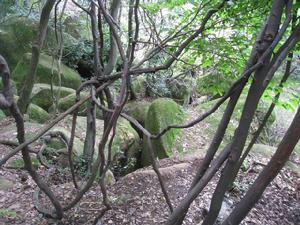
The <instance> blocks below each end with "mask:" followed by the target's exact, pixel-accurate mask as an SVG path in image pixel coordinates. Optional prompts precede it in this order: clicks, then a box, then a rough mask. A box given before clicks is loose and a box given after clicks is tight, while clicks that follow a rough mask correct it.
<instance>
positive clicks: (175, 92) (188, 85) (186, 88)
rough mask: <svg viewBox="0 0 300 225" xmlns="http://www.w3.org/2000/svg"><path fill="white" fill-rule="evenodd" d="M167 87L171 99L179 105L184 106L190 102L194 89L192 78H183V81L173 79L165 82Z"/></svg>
mask: <svg viewBox="0 0 300 225" xmlns="http://www.w3.org/2000/svg"><path fill="white" fill-rule="evenodd" d="M167 86H168V88H169V90H170V92H171V95H172V98H173V99H174V100H175V101H176V102H177V103H178V104H180V105H183V106H186V105H188V104H189V102H190V98H191V96H192V94H193V91H194V87H195V80H194V79H193V78H185V79H183V80H179V79H173V80H171V81H169V82H167Z"/></svg>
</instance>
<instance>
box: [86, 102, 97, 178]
mask: <svg viewBox="0 0 300 225" xmlns="http://www.w3.org/2000/svg"><path fill="white" fill-rule="evenodd" d="M86 120H87V126H86V127H87V130H86V136H85V140H84V147H83V158H84V160H85V165H86V169H87V171H88V172H89V173H91V172H92V163H93V155H94V150H95V139H96V107H95V103H94V102H93V100H90V101H89V102H88V104H87V119H86Z"/></svg>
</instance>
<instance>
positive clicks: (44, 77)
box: [12, 53, 81, 91]
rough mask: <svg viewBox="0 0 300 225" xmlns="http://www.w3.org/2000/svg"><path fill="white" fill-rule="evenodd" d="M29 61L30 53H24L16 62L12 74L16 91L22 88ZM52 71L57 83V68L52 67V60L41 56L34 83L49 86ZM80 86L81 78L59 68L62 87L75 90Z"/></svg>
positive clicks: (65, 69)
mask: <svg viewBox="0 0 300 225" xmlns="http://www.w3.org/2000/svg"><path fill="white" fill-rule="evenodd" d="M30 61H31V53H26V54H25V55H24V57H23V58H22V59H21V60H20V61H19V62H18V64H17V66H16V68H15V69H14V71H13V73H12V78H13V80H14V81H15V82H16V86H17V89H18V91H20V89H21V88H22V85H23V83H24V80H25V77H26V76H27V73H28V71H29V67H30ZM52 70H53V75H54V80H55V81H58V72H57V66H55V65H53V66H52V58H51V57H50V56H47V55H44V54H41V55H40V60H39V64H38V67H37V73H36V80H35V82H36V83H44V84H51V78H52ZM80 84H81V77H80V76H79V74H78V73H77V72H75V71H74V70H72V69H71V68H69V67H67V66H65V65H63V64H62V66H61V85H62V86H63V87H68V88H73V89H77V88H78V87H79V86H80ZM54 85H56V83H55V84H54Z"/></svg>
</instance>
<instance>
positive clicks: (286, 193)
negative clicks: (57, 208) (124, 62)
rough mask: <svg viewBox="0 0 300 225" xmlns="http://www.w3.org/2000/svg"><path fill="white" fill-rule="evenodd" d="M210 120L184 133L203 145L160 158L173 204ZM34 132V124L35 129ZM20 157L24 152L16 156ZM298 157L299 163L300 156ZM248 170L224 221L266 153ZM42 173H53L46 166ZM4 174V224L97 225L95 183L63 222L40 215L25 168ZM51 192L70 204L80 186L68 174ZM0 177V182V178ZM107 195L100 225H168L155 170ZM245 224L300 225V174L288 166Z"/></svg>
mask: <svg viewBox="0 0 300 225" xmlns="http://www.w3.org/2000/svg"><path fill="white" fill-rule="evenodd" d="M189 116H190V118H193V117H195V116H196V112H195V111H194V110H193V109H189ZM11 125H13V123H12V121H11V120H4V122H1V124H0V137H2V135H3V134H6V135H4V137H7V135H8V133H7V132H6V131H7V130H8V128H9V127H10V126H11ZM207 126H208V124H205V123H200V124H198V125H196V126H195V127H193V128H190V129H186V130H185V131H184V132H183V134H182V135H181V137H180V141H181V142H182V146H183V151H184V152H185V153H186V152H187V150H188V149H198V150H195V151H193V152H192V153H191V154H184V155H182V154H179V155H175V156H174V157H173V158H170V159H163V160H161V161H160V167H161V173H162V176H163V179H164V182H165V184H166V187H167V190H168V193H169V195H170V198H171V201H172V204H173V205H174V206H176V205H177V204H178V203H179V202H180V200H181V199H182V198H184V196H185V195H186V193H187V191H188V188H189V186H190V184H191V182H192V179H193V176H194V174H195V169H196V168H197V166H198V165H199V164H200V163H201V158H202V157H203V154H204V153H205V151H204V149H205V148H206V147H207V144H208V143H209V140H208V137H206V134H205V128H206V127H207ZM32 129H33V131H34V129H35V128H32ZM11 135H15V134H11ZM10 150H11V148H9V147H7V146H4V145H0V156H1V157H3V156H4V155H5V154H6V153H8V152H9V151H10ZM15 157H16V158H18V157H20V156H15ZM294 161H296V162H298V165H299V166H300V164H299V162H300V160H299V157H296V158H295V159H294ZM248 162H249V163H248V164H249V168H248V169H247V170H246V171H241V172H240V173H239V176H238V178H237V180H236V182H235V184H234V187H233V188H232V190H231V191H230V192H228V193H227V195H226V198H225V200H224V202H223V205H222V209H221V213H220V217H219V218H218V219H219V221H222V219H224V218H225V217H226V216H227V215H228V214H229V212H230V211H231V209H232V208H233V207H234V206H235V204H236V203H237V202H238V201H239V200H240V197H241V196H243V194H244V193H245V192H246V190H247V188H248V187H249V185H251V184H252V183H253V182H254V180H255V178H256V177H257V175H258V174H259V172H260V171H261V170H262V169H263V167H264V165H266V164H267V162H268V158H266V157H265V156H263V155H255V154H252V155H251V156H250V157H249V159H248ZM38 172H39V173H40V174H41V175H42V176H43V177H45V176H48V175H47V171H46V170H45V168H43V167H40V168H39V170H38ZM219 175H220V174H217V176H215V177H214V178H213V179H212V181H211V182H210V183H209V185H208V186H207V187H206V188H205V189H204V191H203V192H202V193H201V195H200V196H198V198H197V199H196V200H195V201H194V202H193V204H192V205H191V207H190V209H189V212H188V214H187V216H186V219H185V221H184V224H186V225H192V224H201V221H202V219H203V216H205V214H206V213H207V210H208V209H209V202H210V198H211V195H212V191H211V190H213V188H214V187H215V185H216V183H217V181H218V178H219ZM0 178H1V179H2V178H4V179H6V180H9V181H11V184H12V185H11V186H10V187H9V188H7V189H6V190H1V191H0V195H1V198H0V224H22V225H23V224H24V225H35V224H38V225H44V224H74V225H77V224H78V225H79V224H80V225H81V224H82V225H83V224H93V221H94V218H95V217H96V216H97V214H98V213H99V211H101V209H103V205H102V195H101V191H100V188H99V185H96V184H95V185H94V186H93V187H92V188H91V190H90V191H88V192H87V193H86V194H85V195H84V197H83V198H82V200H81V201H80V202H79V203H78V204H77V205H76V206H75V207H74V208H73V209H72V210H69V211H67V212H66V213H65V217H64V219H63V220H62V221H59V222H58V221H55V220H53V219H49V218H48V219H47V218H45V217H43V216H42V215H41V214H40V213H38V212H37V211H36V209H35V207H34V202H33V198H32V195H33V193H34V191H35V188H36V185H35V184H34V182H33V181H32V179H31V178H30V177H29V176H28V175H27V173H26V172H25V171H24V170H16V169H10V168H7V167H4V168H3V169H1V170H0ZM48 180H51V184H55V185H52V190H53V191H54V193H55V194H57V193H59V196H58V197H59V199H60V200H62V201H64V202H69V201H70V200H71V199H72V197H73V196H74V194H75V193H76V190H75V189H74V188H73V186H72V183H71V182H70V179H69V177H68V176H66V178H65V177H63V176H59V175H57V174H56V175H53V176H51V179H50V178H49V177H48ZM0 181H1V180H0ZM108 196H109V201H110V203H111V206H112V209H111V210H110V211H107V212H106V214H105V215H104V216H103V217H102V219H101V220H100V221H98V223H97V224H98V225H100V224H102V225H106V224H112V225H142V224H143V225H152V224H153V225H154V224H164V222H165V221H166V220H167V218H168V215H169V211H168V207H167V205H166V203H165V201H164V197H163V194H162V192H161V189H160V186H159V182H158V179H157V177H156V175H155V173H154V172H153V170H152V169H151V168H143V169H139V170H137V171H135V172H133V173H131V174H128V175H127V176H125V177H122V178H120V179H118V180H117V182H116V183H114V184H112V185H110V186H109V187H108ZM40 200H41V202H42V203H43V204H44V205H45V206H47V205H48V206H49V202H48V201H47V200H46V199H45V198H44V196H41V198H40ZM242 224H247V225H248V224H249V225H252V224H253V225H254V224H259V225H261V224H264V225H275V224H278V225H285V224H287V225H288V224H295V225H296V224H300V176H299V174H297V173H295V172H293V171H291V170H289V169H287V168H284V169H283V170H282V171H281V172H280V174H279V175H278V176H277V177H276V179H275V180H274V181H273V182H272V183H271V185H269V187H268V188H267V190H266V191H265V193H264V195H263V197H262V199H261V200H260V201H259V203H258V204H257V205H256V206H255V208H253V209H252V210H251V212H250V213H249V214H248V216H247V217H246V218H245V219H244V221H243V222H242Z"/></svg>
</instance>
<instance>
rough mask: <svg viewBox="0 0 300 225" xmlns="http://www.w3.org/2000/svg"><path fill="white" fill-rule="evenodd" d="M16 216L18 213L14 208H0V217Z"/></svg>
mask: <svg viewBox="0 0 300 225" xmlns="http://www.w3.org/2000/svg"><path fill="white" fill-rule="evenodd" d="M17 216H18V214H17V212H15V211H14V210H11V209H7V208H2V209H0V218H1V217H2V218H3V217H9V218H16V217H17Z"/></svg>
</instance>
